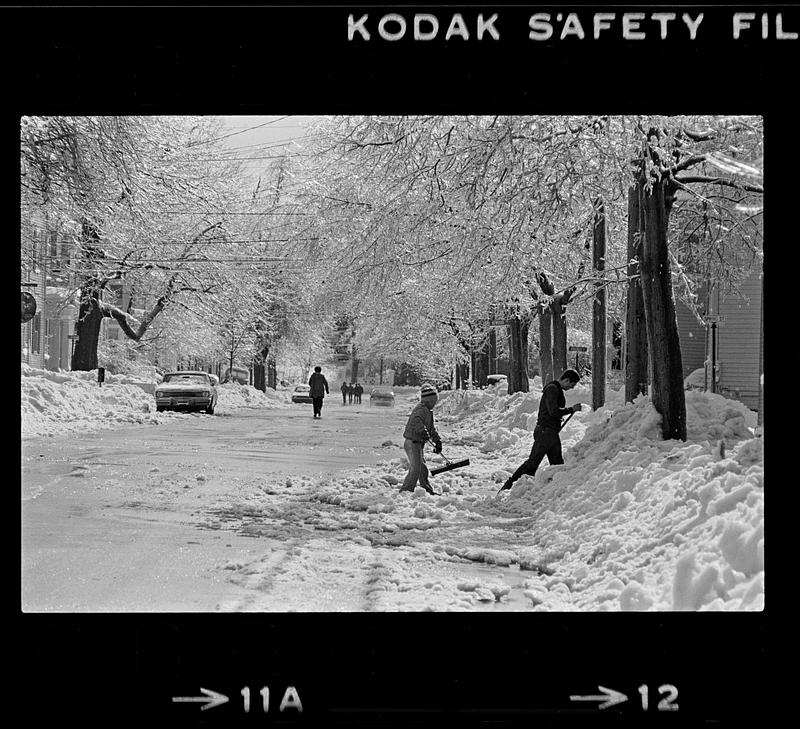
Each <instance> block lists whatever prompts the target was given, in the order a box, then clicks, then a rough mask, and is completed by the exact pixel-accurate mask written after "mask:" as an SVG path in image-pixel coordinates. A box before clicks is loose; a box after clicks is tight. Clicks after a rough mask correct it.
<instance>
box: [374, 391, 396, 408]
mask: <svg viewBox="0 0 800 729" xmlns="http://www.w3.org/2000/svg"><path fill="white" fill-rule="evenodd" d="M369 404H370V405H381V406H384V407H394V393H393V392H392V391H391V390H390V389H389V388H388V387H376V388H375V389H374V390H373V391H372V392H370V394H369Z"/></svg>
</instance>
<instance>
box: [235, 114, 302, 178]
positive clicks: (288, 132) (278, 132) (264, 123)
mask: <svg viewBox="0 0 800 729" xmlns="http://www.w3.org/2000/svg"><path fill="white" fill-rule="evenodd" d="M316 118H317V117H314V116H280V115H276V116H245V115H243V116H223V117H222V119H223V121H224V123H225V125H226V126H227V127H228V128H229V129H230V131H229V132H228V134H229V135H230V136H228V137H227V138H226V139H224V140H223V141H224V144H225V145H226V146H227V147H228V148H229V149H231V150H236V151H237V153H238V156H239V157H241V158H243V159H248V158H250V159H249V160H248V162H249V166H250V167H251V169H252V171H253V173H254V174H256V175H257V174H258V173H259V172H260V170H261V169H263V168H264V167H266V166H268V165H269V164H270V162H271V161H272V160H273V159H274V158H276V157H279V156H280V155H281V154H283V153H284V152H288V151H291V149H292V146H293V144H294V143H295V142H297V141H300V140H302V138H303V136H304V135H305V134H306V126H307V125H308V124H310V123H311V122H313V120H314V119H316Z"/></svg>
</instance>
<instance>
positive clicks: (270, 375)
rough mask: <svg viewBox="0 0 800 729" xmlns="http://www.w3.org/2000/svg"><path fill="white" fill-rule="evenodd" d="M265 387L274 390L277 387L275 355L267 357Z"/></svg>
mask: <svg viewBox="0 0 800 729" xmlns="http://www.w3.org/2000/svg"><path fill="white" fill-rule="evenodd" d="M267 387H269V388H271V389H272V390H275V389H276V388H277V387H278V370H277V367H276V366H275V355H272V354H271V355H270V356H269V359H267Z"/></svg>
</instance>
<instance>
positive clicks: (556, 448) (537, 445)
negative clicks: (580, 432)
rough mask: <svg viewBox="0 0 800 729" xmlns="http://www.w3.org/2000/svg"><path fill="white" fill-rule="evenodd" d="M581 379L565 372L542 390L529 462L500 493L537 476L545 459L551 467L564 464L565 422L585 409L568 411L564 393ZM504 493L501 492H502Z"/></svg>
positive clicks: (576, 407) (578, 406)
mask: <svg viewBox="0 0 800 729" xmlns="http://www.w3.org/2000/svg"><path fill="white" fill-rule="evenodd" d="M580 379H581V377H580V375H579V374H578V373H577V372H576V371H575V370H573V369H568V370H564V373H563V374H562V375H561V377H560V378H559V379H557V380H553V381H552V382H548V383H547V384H546V385H545V386H544V389H543V390H542V399H541V400H540V401H539V415H538V417H537V419H536V427H535V428H534V429H533V446H532V448H531V454H530V455H529V456H528V460H527V461H525V462H524V463H522V465H520V467H519V468H518V469H517V470H516V471H514V473H513V474H512V476H511V478H509V479H507V480H506V482H505V483H504V484H503V485H502V486H501V487H500V491H505V490H506V489H510V488H511V487H512V486H513V484H514V482H515V481H516V480H517V479H519V478H520V477H522V476H523V475H527V476H533V475H534V474H535V473H536V469H537V468H539V464H540V463H541V462H542V460H543V459H544V457H545V456H547V460H548V462H549V463H550V465H551V466H554V465H557V464H561V463H564V458H563V456H562V455H561V438H560V437H559V435H558V431H559V430H561V427H562V426H561V418H562V417H563V416H564V415H570V416H571V415H572V413H575V412H578V411H579V410H581V409H582V406H581V404H580V403H578V404H576V405H573V406H572V407H570V408H568V407H565V405H566V404H567V401H566V398H565V397H564V392H565V391H566V390H571V389H572V388H573V387H575V385H577V384H578V381H579V380H580ZM498 493H500V492H498Z"/></svg>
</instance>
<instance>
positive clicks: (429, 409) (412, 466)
mask: <svg viewBox="0 0 800 729" xmlns="http://www.w3.org/2000/svg"><path fill="white" fill-rule="evenodd" d="M438 400H439V394H438V393H437V392H436V388H435V387H434V386H433V385H429V384H427V383H426V384H424V385H423V386H422V388H421V390H420V402H419V404H418V405H417V406H416V407H415V408H414V409H413V410H412V411H411V415H409V416H408V422H407V423H406V429H405V430H404V431H403V438H405V441H404V442H403V449H404V450H405V452H406V456H407V457H408V473H407V474H406V477H405V480H404V481H403V485H402V486H401V487H400V491H412V492H413V491H414V489H415V488H416V487H417V482H418V481H419V485H420V486H422V488H424V489H425V490H426V491H427V492H428V493H429V494H432V493H433V489H432V488H431V484H430V481H428V467H427V466H426V465H425V458H424V456H423V454H422V449H423V447H424V446H425V441H426V440H430V441H431V442H432V443H433V445H434V448H433V452H434V453H441V452H442V439H441V438H440V437H439V434H438V433H437V432H436V428H435V427H434V424H433V407H434V405H436V402H437V401H438Z"/></svg>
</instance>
